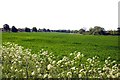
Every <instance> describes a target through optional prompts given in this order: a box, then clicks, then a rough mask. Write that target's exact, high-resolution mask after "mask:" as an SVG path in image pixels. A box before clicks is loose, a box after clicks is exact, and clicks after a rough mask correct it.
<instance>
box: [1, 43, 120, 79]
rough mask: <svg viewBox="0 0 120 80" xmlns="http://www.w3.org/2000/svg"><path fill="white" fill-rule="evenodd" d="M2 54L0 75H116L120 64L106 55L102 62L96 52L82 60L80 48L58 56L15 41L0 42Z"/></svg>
mask: <svg viewBox="0 0 120 80" xmlns="http://www.w3.org/2000/svg"><path fill="white" fill-rule="evenodd" d="M0 49H1V50H2V55H0V57H2V58H0V60H1V61H2V66H1V67H2V77H3V78H31V77H32V78H119V77H120V69H119V68H120V64H116V61H111V60H110V57H108V58H107V59H106V60H105V62H104V64H101V63H100V61H99V57H97V56H95V57H92V58H88V59H87V60H85V58H84V55H83V54H82V53H80V52H76V51H75V52H74V53H70V55H69V56H68V57H67V56H63V58H62V59H58V57H57V56H55V55H54V54H53V53H49V52H48V51H44V50H43V49H42V50H40V51H39V52H38V53H34V54H33V53H31V50H30V49H25V48H23V47H22V46H19V45H18V44H14V43H10V42H7V43H3V46H2V47H1V48H0Z"/></svg>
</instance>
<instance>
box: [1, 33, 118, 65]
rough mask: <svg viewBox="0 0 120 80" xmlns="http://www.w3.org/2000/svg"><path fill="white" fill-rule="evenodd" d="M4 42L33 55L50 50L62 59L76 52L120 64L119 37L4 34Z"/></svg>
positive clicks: (62, 34) (63, 34)
mask: <svg viewBox="0 0 120 80" xmlns="http://www.w3.org/2000/svg"><path fill="white" fill-rule="evenodd" d="M2 42H14V43H17V44H19V45H21V46H23V47H25V48H30V49H32V52H33V53H36V52H38V51H39V50H40V49H44V50H48V51H49V52H53V54H55V55H58V56H59V57H62V56H63V55H68V54H70V53H72V52H74V51H78V52H81V53H83V54H84V55H85V56H86V58H88V57H93V56H95V55H97V56H99V57H100V59H101V60H102V61H103V60H104V59H105V58H107V57H108V56H110V57H111V58H112V59H115V60H116V61H117V62H118V63H120V59H119V56H120V54H119V47H120V46H118V36H94V35H79V34H65V33H47V32H38V33H33V32H32V33H25V32H24V33H23V32H22V33H2Z"/></svg>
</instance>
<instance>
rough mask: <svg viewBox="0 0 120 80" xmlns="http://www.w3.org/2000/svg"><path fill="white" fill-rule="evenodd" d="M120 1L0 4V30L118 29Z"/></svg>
mask: <svg viewBox="0 0 120 80" xmlns="http://www.w3.org/2000/svg"><path fill="white" fill-rule="evenodd" d="M118 1H119V0H0V27H3V25H4V24H9V25H10V27H11V26H15V27H17V28H25V27H29V28H32V27H37V28H40V29H42V28H46V29H70V30H79V29H81V28H84V29H86V30H89V28H90V27H94V26H101V27H103V28H104V29H105V30H111V29H112V30H116V29H117V27H118Z"/></svg>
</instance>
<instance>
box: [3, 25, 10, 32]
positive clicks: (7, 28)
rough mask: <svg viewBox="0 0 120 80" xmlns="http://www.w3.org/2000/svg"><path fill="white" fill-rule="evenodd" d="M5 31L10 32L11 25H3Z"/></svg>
mask: <svg viewBox="0 0 120 80" xmlns="http://www.w3.org/2000/svg"><path fill="white" fill-rule="evenodd" d="M3 29H4V30H5V31H6V32H8V31H9V32H10V27H9V25H8V24H4V25H3Z"/></svg>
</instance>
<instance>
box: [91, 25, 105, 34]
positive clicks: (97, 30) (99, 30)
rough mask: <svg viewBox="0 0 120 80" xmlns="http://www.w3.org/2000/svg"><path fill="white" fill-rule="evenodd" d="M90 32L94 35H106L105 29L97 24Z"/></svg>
mask: <svg viewBox="0 0 120 80" xmlns="http://www.w3.org/2000/svg"><path fill="white" fill-rule="evenodd" d="M89 33H90V34H93V35H105V30H104V28H102V27H100V26H95V27H94V28H90V29H89Z"/></svg>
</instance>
